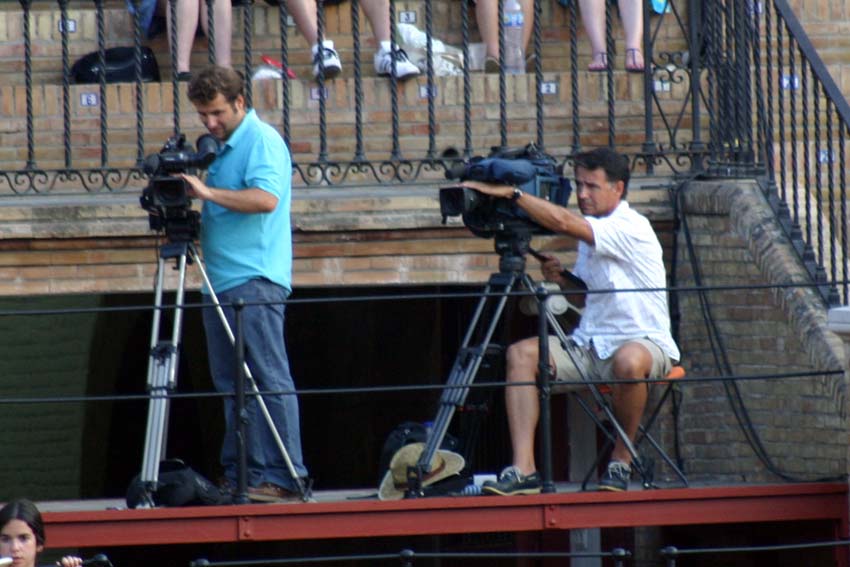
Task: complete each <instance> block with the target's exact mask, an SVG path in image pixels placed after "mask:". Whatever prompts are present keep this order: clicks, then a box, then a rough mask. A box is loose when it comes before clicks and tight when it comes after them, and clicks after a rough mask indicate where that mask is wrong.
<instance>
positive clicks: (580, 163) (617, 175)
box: [573, 147, 631, 200]
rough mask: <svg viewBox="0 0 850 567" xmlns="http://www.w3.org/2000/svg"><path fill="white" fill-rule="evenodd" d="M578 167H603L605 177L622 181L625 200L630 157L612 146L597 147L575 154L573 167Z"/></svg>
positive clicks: (588, 168) (612, 180)
mask: <svg viewBox="0 0 850 567" xmlns="http://www.w3.org/2000/svg"><path fill="white" fill-rule="evenodd" d="M578 168H583V169H586V170H588V171H594V170H597V169H601V170H602V171H604V172H605V177H606V178H607V179H608V181H610V182H612V183H614V182H617V181H622V182H623V195H622V197H621V198H622V199H623V200H625V199H626V197H627V196H628V194H629V179H630V178H631V169H630V168H629V158H628V157H627V156H625V155H623V154H621V153H619V152H615V151H614V150H612V149H611V148H607V147H606V148H596V149H593V150H588V151H586V152H582V153H580V154H578V155H576V156H575V159H574V165H573V169H574V170H577V169H578Z"/></svg>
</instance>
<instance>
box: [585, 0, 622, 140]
mask: <svg viewBox="0 0 850 567" xmlns="http://www.w3.org/2000/svg"><path fill="white" fill-rule="evenodd" d="M611 11H612V8H611V4H610V3H609V2H605V53H606V56H605V82H606V85H607V90H608V147H611V148H613V147H614V145H615V144H616V143H617V141H616V137H617V133H616V129H615V127H614V118H615V111H614V65H613V62H612V60H613V59H614V57H613V55H614V29H613V28H614V26H613V21H612V20H613V14H612V13H611ZM590 56H591V57H593V54H592V53H591V55H590Z"/></svg>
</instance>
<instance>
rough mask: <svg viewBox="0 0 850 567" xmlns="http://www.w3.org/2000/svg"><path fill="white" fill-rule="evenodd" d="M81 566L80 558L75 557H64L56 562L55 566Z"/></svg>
mask: <svg viewBox="0 0 850 567" xmlns="http://www.w3.org/2000/svg"><path fill="white" fill-rule="evenodd" d="M82 564H83V560H82V558H81V557H75V556H73V555H66V556H65V557H63V558H62V559H60V560H59V561H57V562H56V565H58V566H59V567H80V566H81V565H82Z"/></svg>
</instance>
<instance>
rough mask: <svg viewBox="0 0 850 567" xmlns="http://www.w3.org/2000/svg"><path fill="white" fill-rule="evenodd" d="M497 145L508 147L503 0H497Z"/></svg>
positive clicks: (502, 147)
mask: <svg viewBox="0 0 850 567" xmlns="http://www.w3.org/2000/svg"><path fill="white" fill-rule="evenodd" d="M497 13H498V14H499V16H498V17H499V147H500V148H501V149H505V148H506V147H508V103H507V98H508V97H507V84H506V81H505V0H499V7H498V11H497Z"/></svg>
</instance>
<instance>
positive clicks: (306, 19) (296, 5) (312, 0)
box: [286, 0, 319, 45]
mask: <svg viewBox="0 0 850 567" xmlns="http://www.w3.org/2000/svg"><path fill="white" fill-rule="evenodd" d="M286 8H287V10H289V13H290V15H291V16H292V19H293V20H295V26H296V27H297V28H298V31H300V32H301V35H303V36H304V39H306V40H307V44H308V45H316V42H317V41H318V37H319V32H318V23H317V21H318V16H317V8H316V0H287V2H286Z"/></svg>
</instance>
